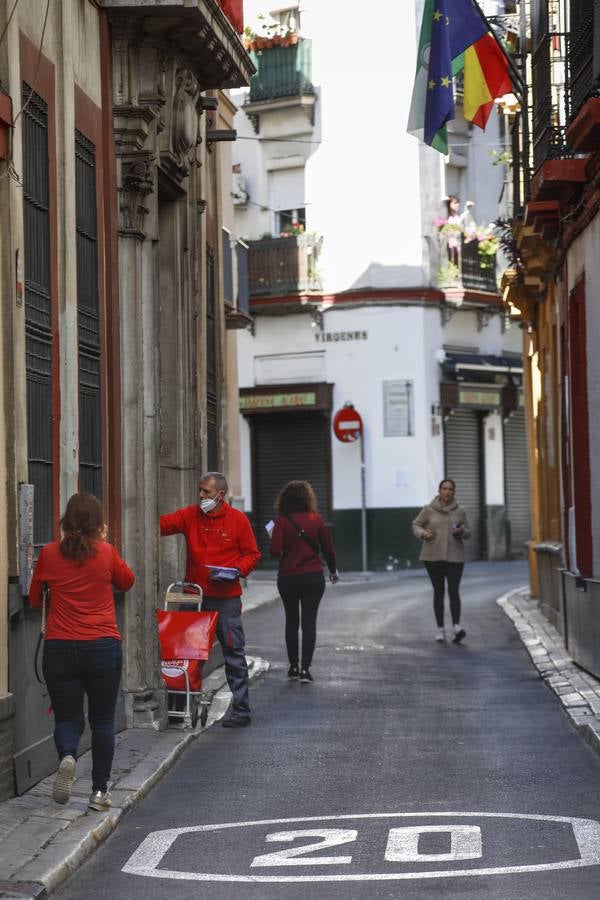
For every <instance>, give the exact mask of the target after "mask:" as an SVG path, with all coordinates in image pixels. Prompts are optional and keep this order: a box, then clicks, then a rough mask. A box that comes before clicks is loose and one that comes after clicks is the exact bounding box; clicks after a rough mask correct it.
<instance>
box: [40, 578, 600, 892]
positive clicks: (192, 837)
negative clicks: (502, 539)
mask: <svg viewBox="0 0 600 900" xmlns="http://www.w3.org/2000/svg"><path fill="white" fill-rule="evenodd" d="M525 581H526V569H525V566H524V564H522V563H506V564H503V563H496V564H474V565H471V566H469V567H467V574H466V577H465V580H464V583H463V584H464V590H463V607H464V612H463V622H464V626H465V628H466V630H467V638H466V640H465V642H464V644H462V645H459V646H456V645H454V644H452V643H448V644H443V645H442V644H438V643H436V642H434V640H433V636H434V627H433V625H434V623H433V616H432V611H431V602H430V587H429V582H428V580H427V579H426V578H425V577H424V576H423V574H422V573H417V574H414V575H406V574H405V573H401V574H399V575H398V576H397V577H395V576H390V577H387V576H384V577H382V578H381V579H380V580H374V581H372V582H370V583H367V584H365V583H352V584H351V583H343V582H342V583H340V584H339V585H338V586H335V587H333V588H328V590H327V592H326V595H325V598H324V600H323V604H322V607H321V613H320V622H319V625H320V629H319V637H318V646H317V652H316V657H315V661H314V665H313V672H314V676H315V683H314V685H311V686H302V685H300V684H298V683H297V682H294V683H292V682H289V681H288V679H287V677H286V668H287V662H286V659H285V651H284V647H283V615H282V610H281V609H280V607H279V605H278V604H271V605H269V606H266V607H263V608H261V609H258V610H256V611H254V612H251V613H249V614H248V615H247V617H246V620H245V622H246V634H247V641H248V652H249V654H251V655H255V656H260V657H263V658H266V659H268V660H269V661H270V662H271V664H272V668H271V670H270V672H269V673H268V674H267V675H266V676H265V677H264V678H263V679H262V680H261V681H259V682H258V683H257V685H256V686H255V687H254V689H253V693H252V704H253V723H252V727H251V728H248V729H241V730H235V731H230V730H227V731H226V730H224V729H222V728H221V727H220V726H219V725H218V724H216V725H215V726H213V727H212V728H211V729H210V730H209V732H208V733H207V734H206V735H204V736H203V737H202V738H201V739H200V740H198V741H197V742H196V743H195V744H194V745H193V746H192V748H191V749H190V750H189V751H187V752H186V754H184V756H183V757H182V758H181V760H180V761H179V762H178V763H177V765H176V766H175V767H174V768H173V769H172V770H171V772H170V773H169V774H168V775H167V776H166V777H165V778H164V780H163V781H162V782H161V783H160V784H159V785H158V786H157V787H156V788H155V789H154V790H153V791H152V792H151V793H150V795H149V796H148V797H147V798H146V799H145V800H144V801H143V802H142V803H141V804H140V805H139V806H138V807H137V808H136V809H135V810H133V811H132V813H131V814H130V815H129V816H128V817H126V818H125V819H124V821H123V822H122V823H121V824H120V825H119V829H118V832H117V833H116V834H115V835H113V836H112V837H110V838H109V839H108V840H107V841H106V843H105V844H104V845H103V846H102V847H101V848H100V849H99V850H98V851H97V853H96V854H95V855H94V856H93V857H92V859H91V860H90V861H89V862H88V863H87V864H86V865H84V866H83V867H82V869H81V870H80V871H79V872H77V873H76V874H75V875H74V876H73V877H72V879H71V880H70V881H68V882H67V883H66V884H65V885H64V887H63V889H62V890H60V891H59V892H58V894H57V895H56V896H58V897H61V898H65V900H66V898H72V900H75V898H81V897H88V896H94V897H98V898H101V897H106V898H109V897H110V898H128V900H137V898H142V897H143V898H145V900H154V898H163V897H168V898H172V900H176V898H182V900H183V898H204V897H206V898H209V897H210V898H214V900H231V898H234V897H235V898H236V900H246V898H247V900H263V898H285V900H296V898H298V900H299V898H306V897H314V898H327V900H330V898H332V900H337V898H340V900H341V898H342V897H344V898H346V897H349V898H352V900H359V898H361V900H362V898H387V897H397V896H400V895H401V896H402V897H406V898H413V897H414V898H433V897H444V898H450V897H452V898H465V897H472V898H481V897H484V896H485V897H486V898H501V900H524V898H527V900H552V898H565V897H568V898H569V900H572V898H573V900H593V898H597V897H598V893H599V888H598V885H599V883H600V868H599V867H598V866H597V865H593V862H594V854H597V852H598V846H599V844H598V828H599V826H597V825H595V823H596V822H598V821H600V762H599V761H598V759H597V757H595V756H594V754H593V753H592V752H591V750H590V749H589V748H588V747H587V746H586V744H585V743H584V742H583V741H582V739H581V738H580V737H579V735H578V734H577V733H576V732H575V731H574V730H573V729H572V728H571V726H570V724H569V722H568V720H567V718H566V716H565V715H564V714H563V712H562V711H561V709H560V707H559V705H558V703H557V701H556V699H555V698H554V697H553V696H552V695H551V693H550V692H549V691H548V690H547V688H546V686H545V685H544V683H543V682H542V681H541V679H540V678H539V676H538V674H537V672H536V670H535V669H534V667H533V666H532V664H531V662H530V660H529V658H528V657H527V654H526V651H525V649H524V647H523V645H522V643H521V641H520V639H519V638H518V636H517V633H516V632H515V630H514V628H513V626H512V624H511V622H510V621H509V620H508V619H507V617H506V616H505V615H504V614H503V612H502V611H501V610H500V608H499V607H498V605H497V604H496V599H497V598H498V597H499V596H501V595H502V594H504V593H505V592H506V591H509V590H511V589H512V588H515V587H517V586H519V585H521V584H523V583H525ZM581 819H584V820H585V819H587V820H594V821H593V822H592V823H590V822H587V823H586V822H581V821H577V820H581ZM204 826H212V827H209V828H204ZM215 826H221V827H215ZM223 826H225V827H223ZM166 829H181V832H180V833H179V832H175V833H171V834H167V835H162V836H157V837H152V835H153V834H154V833H156V832H160V831H164V830H166ZM332 857H333V858H332ZM580 858H583V860H584V862H586V863H587V864H586V865H582V864H581V862H580ZM574 860H575V861H577V862H573V861H574ZM569 861H571V862H569ZM590 863H592V864H590ZM124 869H125V871H124ZM161 870H163V874H161ZM477 870H482V871H481V873H480V874H477Z"/></svg>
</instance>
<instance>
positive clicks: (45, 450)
mask: <svg viewBox="0 0 600 900" xmlns="http://www.w3.org/2000/svg"><path fill="white" fill-rule="evenodd" d="M22 99H23V107H24V112H23V220H24V236H25V248H24V250H25V252H24V269H25V272H24V276H25V371H26V393H27V456H28V478H29V481H30V483H31V484H33V485H34V518H33V540H34V544H35V546H36V547H40V546H41V545H42V544H45V543H47V542H48V541H51V540H52V536H53V530H54V503H53V474H54V472H53V469H54V462H55V461H54V458H53V434H54V428H58V422H54V421H53V415H52V411H53V404H52V400H53V373H52V349H53V337H52V300H51V251H50V171H49V156H48V105H47V104H46V103H45V101H44V100H42V98H41V97H40V96H39V95H38V94H36V93H35V91H32V89H31V88H30V87H29V85H27V84H25V83H23V86H22Z"/></svg>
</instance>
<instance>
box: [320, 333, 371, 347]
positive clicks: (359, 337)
mask: <svg viewBox="0 0 600 900" xmlns="http://www.w3.org/2000/svg"><path fill="white" fill-rule="evenodd" d="M368 337H369V333H368V331H318V332H317V333H316V334H315V341H316V342H317V344H330V343H332V342H333V343H334V344H337V343H338V342H339V341H366V340H367V338H368Z"/></svg>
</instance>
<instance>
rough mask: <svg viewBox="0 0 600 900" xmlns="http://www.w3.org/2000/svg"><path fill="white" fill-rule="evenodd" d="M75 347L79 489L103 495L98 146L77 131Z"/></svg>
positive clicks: (98, 495)
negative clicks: (77, 364)
mask: <svg viewBox="0 0 600 900" xmlns="http://www.w3.org/2000/svg"><path fill="white" fill-rule="evenodd" d="M75 196H76V213H75V227H76V234H77V238H76V240H77V345H78V362H79V489H80V490H81V491H89V493H90V494H95V495H96V497H101V496H102V407H101V379H100V316H99V300H98V232H97V227H98V226H97V218H96V148H95V147H94V144H92V142H91V141H89V140H88V139H87V138H86V137H85V135H83V134H81V132H80V131H77V130H76V131H75Z"/></svg>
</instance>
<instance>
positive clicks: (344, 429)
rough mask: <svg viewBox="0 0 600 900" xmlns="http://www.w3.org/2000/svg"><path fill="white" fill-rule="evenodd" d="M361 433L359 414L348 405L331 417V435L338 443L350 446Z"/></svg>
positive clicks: (361, 426) (361, 425) (361, 424)
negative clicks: (332, 434)
mask: <svg viewBox="0 0 600 900" xmlns="http://www.w3.org/2000/svg"><path fill="white" fill-rule="evenodd" d="M362 431H363V423H362V419H361V417H360V414H359V413H358V412H357V410H355V409H354V407H353V406H352V405H351V404H349V405H346V406H344V407H342V409H338V411H337V412H336V414H335V416H334V417H333V433H334V434H335V436H336V438H337V439H338V441H342V443H343V444H350V443H352V442H353V441H357V440H358V439H359V437H360V436H361V434H362Z"/></svg>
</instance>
